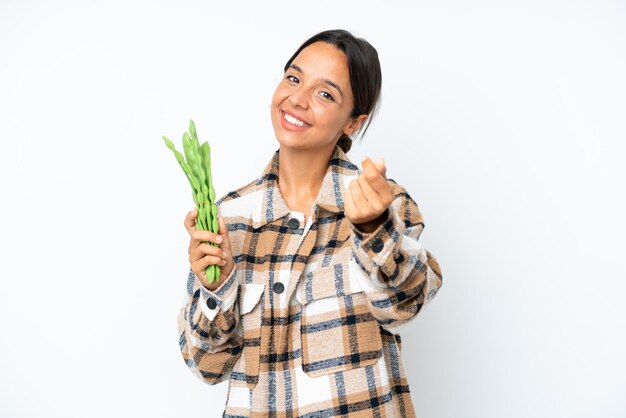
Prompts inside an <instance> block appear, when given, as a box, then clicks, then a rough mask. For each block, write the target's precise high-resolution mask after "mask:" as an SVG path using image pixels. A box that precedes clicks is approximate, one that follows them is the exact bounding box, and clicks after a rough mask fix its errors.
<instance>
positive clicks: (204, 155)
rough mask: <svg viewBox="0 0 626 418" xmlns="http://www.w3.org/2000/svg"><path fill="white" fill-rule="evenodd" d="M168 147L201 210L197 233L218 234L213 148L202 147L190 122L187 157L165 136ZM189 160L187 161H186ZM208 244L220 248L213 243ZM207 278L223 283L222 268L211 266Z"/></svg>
mask: <svg viewBox="0 0 626 418" xmlns="http://www.w3.org/2000/svg"><path fill="white" fill-rule="evenodd" d="M163 140H164V141H165V146H167V147H168V148H169V149H170V150H172V152H173V153H174V156H175V157H176V161H178V164H179V165H180V167H181V168H182V169H183V171H184V172H185V176H186V177H187V180H188V181H189V185H190V186H191V189H192V196H193V201H194V202H195V203H196V206H197V208H198V217H197V219H196V230H199V231H211V232H213V233H215V234H217V233H218V232H219V224H218V220H217V206H215V190H214V189H213V179H212V177H211V147H210V146H209V144H208V142H204V143H203V144H202V145H200V143H199V142H198V134H197V133H196V125H195V124H194V123H193V120H190V121H189V133H187V132H185V133H184V134H183V150H184V152H185V157H183V155H182V154H181V153H180V152H178V151H177V150H176V148H175V147H174V144H173V143H172V141H170V140H169V139H167V138H166V137H165V136H163ZM185 158H186V160H185ZM205 244H209V245H213V246H216V247H217V246H219V244H214V243H212V242H206V243H205ZM205 273H206V278H207V281H208V282H209V283H213V281H216V282H219V281H220V268H219V266H218V265H216V264H211V265H209V266H208V267H207V268H206V270H205Z"/></svg>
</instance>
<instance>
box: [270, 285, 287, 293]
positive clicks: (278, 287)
mask: <svg viewBox="0 0 626 418" xmlns="http://www.w3.org/2000/svg"><path fill="white" fill-rule="evenodd" d="M272 290H274V292H276V293H283V290H285V285H284V284H282V283H281V282H276V283H274V286H272Z"/></svg>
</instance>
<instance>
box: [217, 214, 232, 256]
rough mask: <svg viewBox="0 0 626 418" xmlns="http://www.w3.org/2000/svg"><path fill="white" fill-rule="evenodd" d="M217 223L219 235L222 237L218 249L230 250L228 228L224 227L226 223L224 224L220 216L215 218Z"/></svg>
mask: <svg viewBox="0 0 626 418" xmlns="http://www.w3.org/2000/svg"><path fill="white" fill-rule="evenodd" d="M217 221H218V223H219V227H220V228H219V232H218V233H219V234H220V235H221V236H222V240H223V241H222V243H221V244H220V248H225V249H227V250H230V249H231V248H230V238H229V237H228V227H227V226H226V222H224V218H222V217H221V216H218V217H217Z"/></svg>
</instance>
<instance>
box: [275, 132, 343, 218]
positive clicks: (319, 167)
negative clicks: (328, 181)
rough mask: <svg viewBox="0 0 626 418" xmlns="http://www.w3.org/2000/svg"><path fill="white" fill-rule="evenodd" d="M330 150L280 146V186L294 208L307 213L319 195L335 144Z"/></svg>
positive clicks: (288, 204)
mask: <svg viewBox="0 0 626 418" xmlns="http://www.w3.org/2000/svg"><path fill="white" fill-rule="evenodd" d="M331 145H332V146H331V147H329V148H327V149H319V148H318V149H314V150H297V149H293V148H289V147H283V146H281V147H280V152H279V154H278V187H279V189H280V193H281V194H282V196H283V198H284V199H285V202H286V203H287V206H288V207H289V208H290V209H291V210H296V211H302V212H305V213H307V211H308V209H309V207H310V206H311V204H312V203H313V201H314V200H315V198H316V197H317V194H318V193H319V190H320V187H321V186H322V181H323V180H324V175H325V174H326V171H327V170H328V162H329V161H330V157H331V155H332V153H333V150H334V144H331Z"/></svg>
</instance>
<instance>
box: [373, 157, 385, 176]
mask: <svg viewBox="0 0 626 418" xmlns="http://www.w3.org/2000/svg"><path fill="white" fill-rule="evenodd" d="M374 165H375V166H376V169H377V170H378V172H379V173H380V174H382V175H383V176H385V177H387V176H386V174H387V167H385V160H384V159H383V158H382V157H378V158H377V159H376V161H375V162H374Z"/></svg>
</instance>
